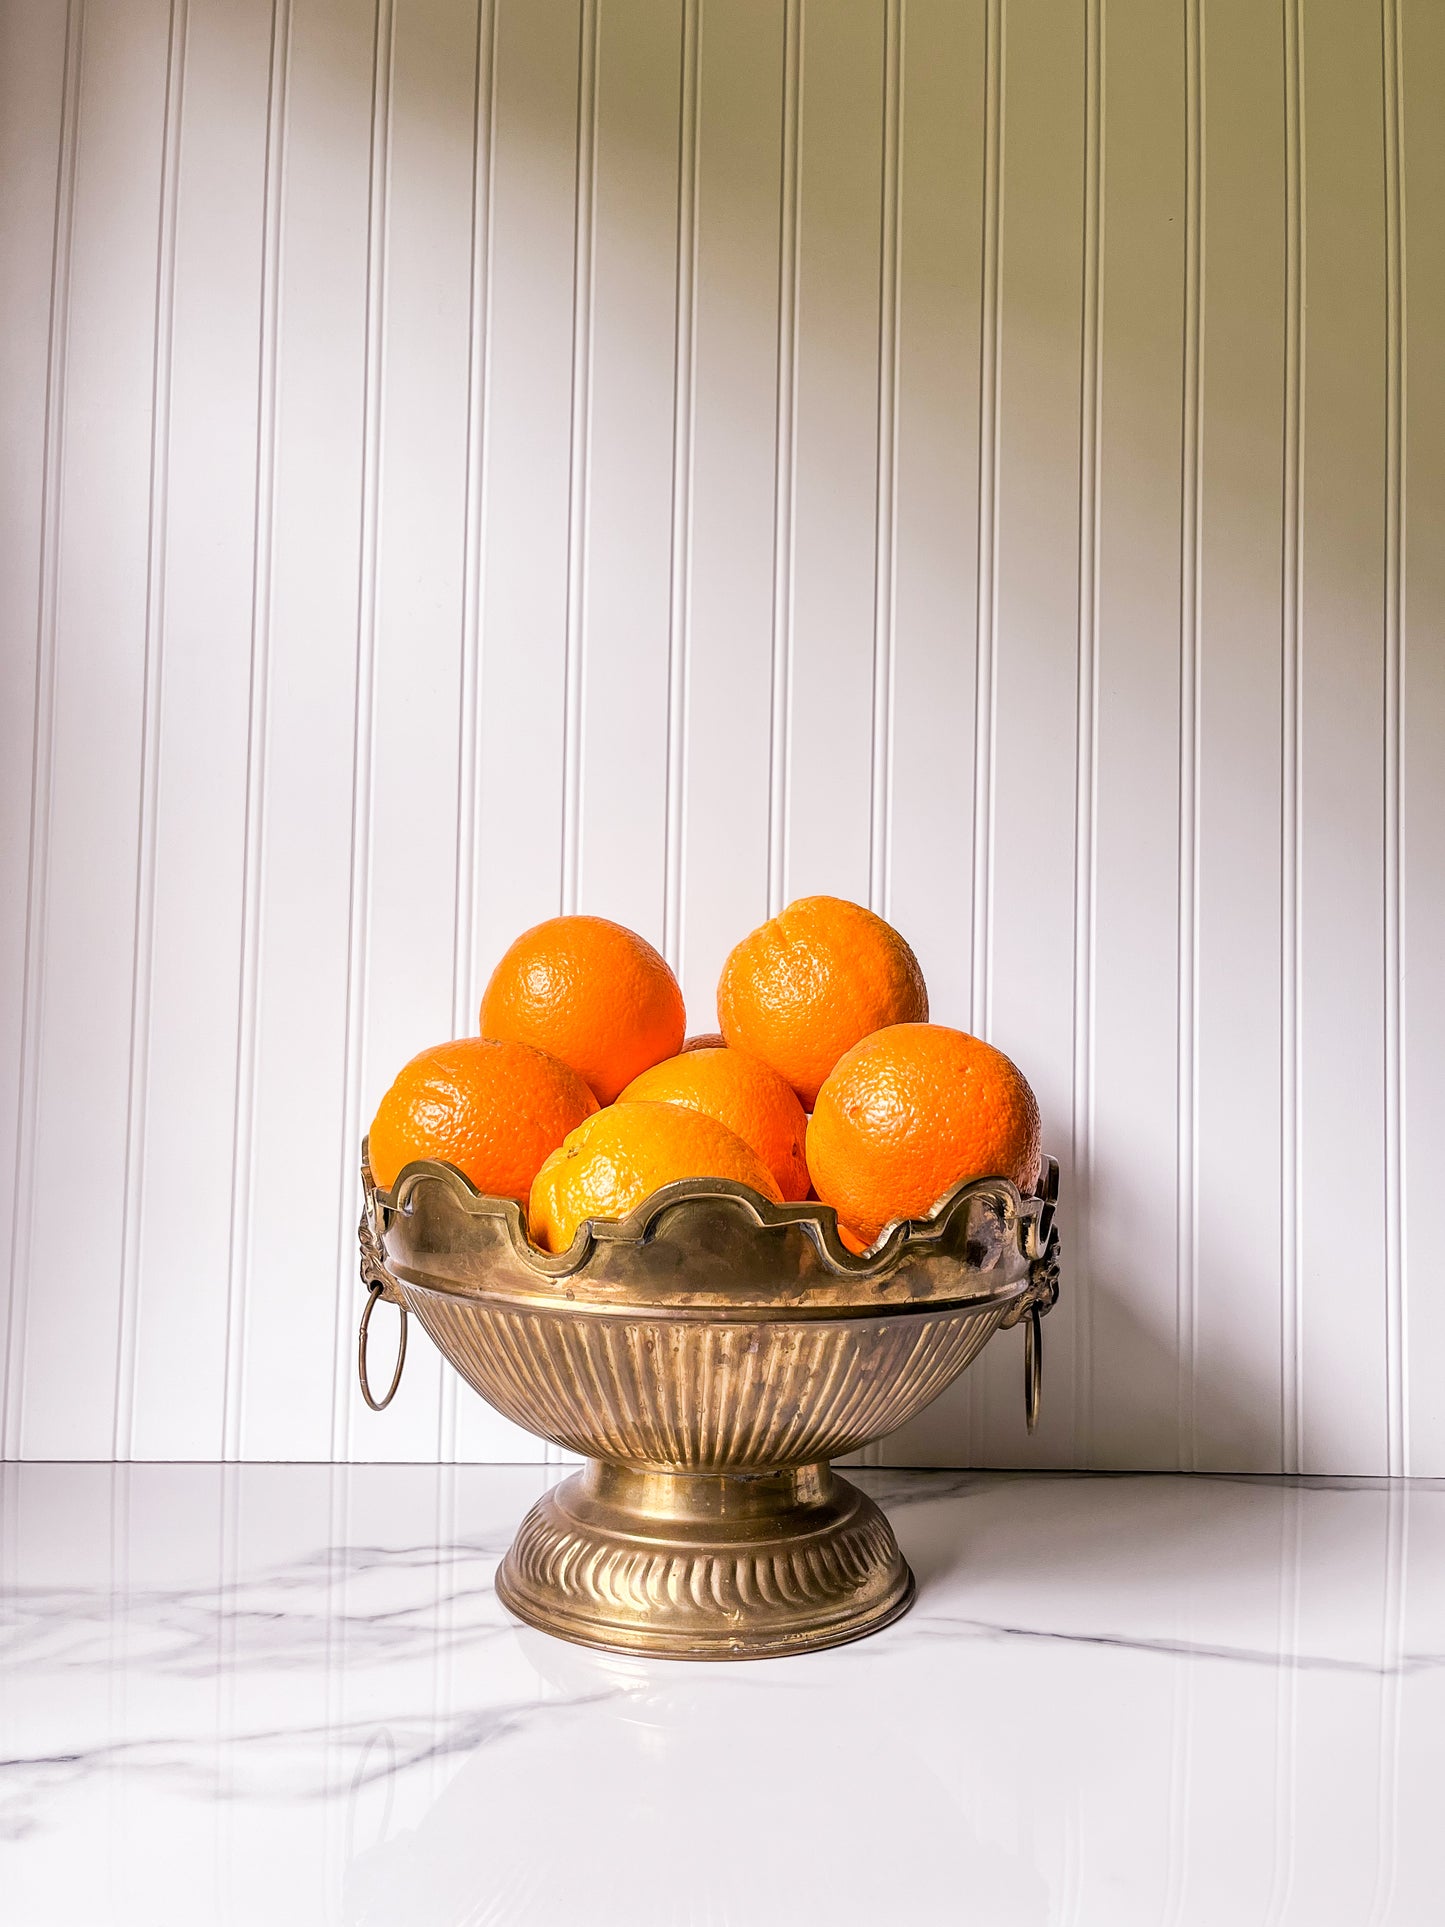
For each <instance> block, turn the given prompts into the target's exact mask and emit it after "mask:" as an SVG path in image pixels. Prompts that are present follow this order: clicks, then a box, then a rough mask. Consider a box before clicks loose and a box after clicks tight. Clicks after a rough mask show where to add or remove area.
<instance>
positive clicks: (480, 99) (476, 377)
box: [437, 0, 497, 1464]
mask: <svg viewBox="0 0 1445 1927" xmlns="http://www.w3.org/2000/svg"><path fill="white" fill-rule="evenodd" d="M496 35H497V4H496V0H478V5H477V57H476V72H475V79H474V83H473V88H474V91H473V110H472V231H471V255H470V261H469V280H468V302H467V472H466V483H465V490H464V495H463V508H462V633H461V648H460V651H459V664H458V687H457V871H456V892H455V899H454V906H453V926H452V1032H453V1035H455V1036H458V1037H461V1036H464V1035H467V1034H469V1033H470V1032H472V1031H473V1030H474V1029H475V1028H476V1010H477V1002H478V999H479V997H480V995H481V985H480V984H479V983H478V982H477V851H478V848H479V843H480V828H479V825H478V822H477V814H478V809H479V807H480V797H481V777H480V770H479V755H480V742H481V727H482V716H481V709H482V705H481V692H482V543H483V538H484V530H485V526H486V506H487V466H486V464H487V442H486V431H487V409H488V402H489V399H490V394H491V327H490V320H491V299H492V261H491V236H492V130H493V127H494V125H495V113H496V59H497V39H496ZM437 1423H438V1428H439V1435H438V1453H439V1456H440V1457H441V1459H442V1461H443V1463H448V1464H449V1463H451V1462H452V1461H453V1460H454V1459H455V1458H456V1455H457V1380H456V1374H455V1373H454V1372H443V1374H442V1381H441V1402H440V1406H439V1409H438V1417H437Z"/></svg>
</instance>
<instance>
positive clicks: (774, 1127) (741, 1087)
mask: <svg viewBox="0 0 1445 1927" xmlns="http://www.w3.org/2000/svg"><path fill="white" fill-rule="evenodd" d="M633 1098H642V1099H645V1100H648V1101H651V1102H653V1103H658V1104H686V1105H687V1106H688V1107H689V1109H691V1110H694V1111H704V1112H706V1114H707V1115H708V1116H709V1117H715V1118H716V1119H717V1121H718V1123H719V1124H726V1125H727V1127H728V1129H729V1130H730V1131H736V1132H737V1134H738V1136H739V1137H740V1138H741V1139H742V1141H743V1143H744V1144H746V1145H748V1146H750V1147H751V1149H752V1150H754V1151H756V1153H757V1154H758V1156H759V1157H760V1158H761V1159H762V1161H763V1163H764V1164H766V1165H767V1167H768V1169H769V1170H770V1171H771V1172H772V1174H773V1177H774V1180H775V1181H776V1183H777V1187H778V1189H779V1191H781V1192H782V1194H783V1197H784V1199H785V1201H787V1202H788V1203H794V1202H796V1200H797V1199H799V1198H803V1197H806V1196H807V1193H808V1161H807V1158H806V1156H805V1154H804V1151H803V1140H804V1137H805V1136H806V1133H807V1129H808V1120H807V1118H806V1117H805V1116H804V1115H803V1107H802V1105H801V1104H800V1103H799V1102H798V1100H797V1098H796V1097H794V1095H793V1091H792V1087H791V1086H790V1085H789V1084H788V1083H787V1082H786V1080H785V1079H783V1078H781V1077H779V1075H778V1073H777V1072H776V1071H775V1070H771V1069H770V1068H769V1067H768V1065H766V1064H764V1063H763V1062H762V1060H761V1059H760V1058H757V1057H747V1056H745V1055H744V1054H743V1052H742V1051H740V1050H725V1049H724V1050H717V1049H708V1048H706V1047H704V1046H698V1047H697V1048H696V1049H693V1050H684V1051H683V1053H682V1055H681V1056H680V1057H669V1058H668V1059H667V1060H666V1062H665V1063H662V1064H654V1065H653V1066H652V1069H651V1070H647V1071H644V1072H643V1073H642V1075H641V1077H634V1078H633V1080H632V1082H631V1083H630V1084H629V1085H628V1086H627V1089H626V1090H625V1091H624V1092H623V1093H622V1102H623V1103H624V1104H625V1103H627V1102H628V1101H629V1100H630V1099H633Z"/></svg>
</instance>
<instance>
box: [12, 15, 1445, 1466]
mask: <svg viewBox="0 0 1445 1927" xmlns="http://www.w3.org/2000/svg"><path fill="white" fill-rule="evenodd" d="M0 139H3V143H4V157H3V198H0V299H3V304H4V315H3V320H4V348H3V360H0V436H3V444H4V450H5V454H4V461H3V473H0V489H3V513H0V541H3V545H4V546H3V553H0V626H3V646H4V652H5V656H4V661H5V701H4V703H3V704H0V794H3V813H4V823H5V829H6V834H5V838H4V842H3V851H0V861H3V864H4V873H3V898H4V903H5V906H6V914H5V917H4V919H3V928H0V1049H3V1053H4V1057H3V1071H0V1079H3V1088H4V1093H5V1103H4V1108H3V1115H0V1130H3V1133H4V1142H3V1143H0V1169H3V1170H4V1171H5V1172H6V1174H7V1177H6V1182H5V1187H4V1195H5V1196H6V1198H7V1200H9V1202H10V1206H11V1217H10V1222H9V1225H8V1227H6V1231H5V1245H6V1251H7V1256H8V1260H9V1262H8V1267H7V1271H8V1280H9V1282H8V1287H7V1297H6V1300H5V1305H4V1309H3V1314H0V1317H3V1325H0V1332H3V1339H4V1347H5V1357H4V1364H5V1370H4V1381H3V1434H0V1446H3V1452H4V1454H5V1455H7V1456H18V1457H26V1458H81V1459H87V1458H88V1459H97V1458H99V1459H104V1458H109V1457H116V1458H119V1459H129V1458H176V1457H187V1458H190V1457H195V1458H238V1457H240V1458H278V1459H321V1460H324V1459H329V1458H341V1459H345V1458H348V1457H350V1458H362V1459H376V1458H397V1459H426V1458H430V1457H432V1456H434V1455H438V1454H439V1455H440V1456H442V1457H443V1458H448V1457H460V1458H471V1459H478V1458H479V1459H487V1458H496V1459H508V1458H521V1459H529V1458H536V1457H537V1456H538V1455H539V1448H538V1447H537V1446H536V1444H535V1442H534V1441H531V1440H530V1439H527V1438H526V1437H525V1436H524V1435H522V1434H520V1433H518V1432H516V1431H514V1430H513V1429H512V1428H511V1427H510V1426H508V1425H506V1424H505V1423H504V1422H503V1421H502V1420H500V1419H499V1418H497V1417H496V1416H495V1415H494V1414H492V1413H491V1412H490V1411H488V1410H487V1409H486V1408H485V1407H484V1406H483V1405H481V1403H480V1402H479V1401H477V1400H475V1399H474V1398H472V1397H471V1395H470V1394H469V1393H466V1392H465V1391H464V1390H462V1391H461V1395H460V1396H458V1391H459V1389H460V1388H459V1386H458V1384H457V1383H454V1382H453V1381H452V1380H451V1379H450V1378H449V1377H448V1376H447V1375H446V1374H444V1373H443V1371H442V1370H441V1369H440V1365H439V1362H438V1361H437V1359H436V1358H435V1356H434V1355H433V1354H431V1353H430V1350H429V1348H428V1347H427V1346H426V1345H425V1343H424V1342H422V1341H421V1340H420V1338H418V1340H417V1342H416V1343H415V1344H414V1346H413V1349H412V1355H411V1360H410V1363H409V1365H408V1369H407V1377H406V1381H405V1383H404V1386H403V1390H402V1393H401V1395H400V1396H399V1398H398V1400H397V1403H396V1404H395V1405H394V1406H393V1407H392V1409H391V1410H390V1411H389V1412H388V1413H386V1414H385V1415H384V1416H382V1417H376V1416H373V1415H372V1414H370V1413H368V1412H367V1411H366V1410H365V1409H364V1408H363V1407H362V1405H361V1402H360V1399H359V1397H358V1395H357V1393H356V1390H355V1386H354V1382H353V1376H352V1360H353V1332H354V1326H355V1322H356V1317H357V1314H358V1311H359V1308H360V1297H361V1294H360V1290H359V1286H358V1283H357V1278H356V1264H355V1255H354V1230H355V1219H356V1213H357V1187H356V1181H355V1173H354V1166H355V1159H356V1150H357V1144H358V1140H359V1137H360V1134H361V1131H362V1129H363V1126H364V1124H365V1121H366V1120H367V1118H368V1117H369V1115H370V1111H371V1108H372V1106H373V1105H374V1103H375V1101H376V1098H377V1096H378V1095H379V1093H380V1091H381V1090H382V1089H383V1088H384V1086H385V1084H386V1082H387V1081H388V1079H389V1077H390V1075H391V1073H392V1071H393V1070H394V1068H395V1067H396V1066H397V1065H398V1064H399V1063H400V1062H401V1061H402V1060H403V1059H404V1058H405V1057H407V1056H408V1055H410V1054H411V1052H413V1051H414V1050H416V1049H417V1048H419V1047H420V1046H421V1045H423V1044H425V1043H428V1042H431V1041H433V1040H435V1039H436V1038H438V1037H441V1036H443V1035H446V1034H449V1033H452V1032H454V1031H459V1030H464V1029H466V1028H468V1027H469V1026H470V1025H471V1023H472V1022H473V1017H474V1009H475V1003H476V999H477V996H478V993H479V991H480V988H481V985H482V983H483V981H484V979H485V976H486V974H487V971H488V969H489V968H490V965H491V963H492V961H493V959H494V958H495V957H496V955H497V954H498V952H499V951H500V949H501V948H502V946H503V945H504V944H505V943H506V942H507V941H508V940H509V938H510V937H511V935H512V934H513V933H514V932H515V931H516V930H518V929H519V928H521V927H522V926H524V925H526V924H528V923H531V922H533V921H535V920H537V919H538V918H541V917H545V916H548V915H551V914H553V913H555V912H557V911H558V910H569V909H582V910H589V911H598V912H602V913H604V914H607V915H610V916H613V917H617V918H620V919H622V920H623V921H625V922H628V923H631V924H634V925H636V927H637V928H639V929H640V930H642V931H643V932H645V933H646V934H647V935H648V936H649V937H651V938H652V939H654V940H655V941H657V942H658V943H660V944H661V945H663V946H664V948H665V949H666V951H667V953H668V954H669V956H670V957H671V958H672V960H673V962H674V964H675V965H676V966H677V967H678V969H679V970H680V973H681V975H682V978H683V982H684V987H685V989H686V992H687V996H688V1001H689V1006H690V1010H691V1013H692V1022H693V1026H694V1028H700V1029H707V1028H711V1027H712V1023H713V1008H712V989H713V985H714V982H715V979H716V973H717V970H718V966H719V964H720V962H721V959H722V957H723V955H724V953H725V951H726V949H727V947H728V946H729V944H730V943H731V942H732V941H733V940H734V939H735V938H736V936H738V935H739V934H741V933H742V932H743V931H745V930H746V929H748V928H750V927H751V926H752V925H753V924H755V923H757V922H758V921H759V920H760V919H761V918H762V917H763V916H765V915H766V914H767V913H768V912H769V910H770V909H775V908H777V907H779V906H780V905H781V904H782V903H783V902H784V901H785V900H786V899H787V898H789V897H790V896H792V895H795V894H799V893H802V892H809V891H818V890H827V891H834V892H839V893H842V894H846V895H850V896H854V897H857V898H860V899H863V900H867V901H869V902H871V903H872V904H873V905H874V906H875V907H877V908H878V909H880V910H882V911H884V912H885V913H886V914H888V915H889V916H891V917H892V918H893V919H895V920H896V922H897V923H898V924H899V925H900V926H901V928H902V929H903V930H904V931H905V932H906V933H907V934H908V936H909V937H910V938H911V940H912V941H913V943H914V945H915V946H916V948H917V950H918V952H919V955H920V957H921V959H922V961H923V964H924V968H925V970H926V972H927V975H928V979H929V983H930V986H931V990H932V995H933V1003H934V1010H935V1014H936V1015H937V1016H938V1017H939V1018H940V1019H942V1020H943V1021H946V1022H952V1023H957V1024H963V1025H968V1026H972V1027H974V1028H976V1029H979V1030H981V1031H983V1032H985V1033H986V1034H987V1035H989V1036H990V1037H992V1038H993V1039H994V1040H995V1041H997V1042H998V1043H999V1044H1001V1045H1002V1046H1003V1047H1004V1048H1005V1049H1007V1050H1008V1051H1010V1052H1012V1053H1013V1054H1014V1055H1016V1056H1017V1057H1018V1058H1019V1059H1020V1061H1021V1062H1022V1063H1023V1064H1024V1065H1025V1066H1026V1067H1027V1069H1028V1071H1029V1073H1030V1075H1031V1077H1032V1078H1033V1080H1034V1083H1035V1086H1036V1088H1037V1090H1038V1092H1039V1096H1040V1099H1041V1103H1042V1106H1043V1110H1044V1114H1045V1118H1046V1121H1047V1143H1048V1146H1049V1148H1050V1149H1052V1150H1053V1151H1054V1152H1056V1153H1057V1155H1058V1156H1059V1158H1060V1161H1061V1163H1062V1165H1063V1210H1062V1218H1063V1230H1064V1235H1065V1238H1066V1240H1067V1245H1066V1252H1067V1264H1066V1271H1065V1279H1064V1295H1063V1297H1062V1299H1061V1301H1060V1304H1059V1307H1058V1309H1057V1312H1056V1313H1055V1315H1054V1316H1053V1317H1051V1318H1050V1319H1049V1321H1048V1324H1047V1326H1046V1339H1047V1353H1048V1360H1047V1372H1046V1383H1045V1414H1044V1419H1043V1422H1042V1424H1041V1426H1040V1429H1039V1431H1038V1433H1037V1434H1036V1435H1035V1437H1034V1438H1033V1439H1032V1440H1029V1439H1028V1438H1026V1436H1025V1433H1024V1429H1023V1424H1022V1415H1021V1410H1020V1406H1021V1398H1020V1383H1019V1381H1020V1376H1021V1373H1020V1357H1019V1341H1018V1338H1017V1335H1016V1334H1015V1335H1013V1336H1012V1337H1005V1338H1002V1339H1000V1340H999V1341H998V1342H997V1343H996V1344H995V1345H994V1346H993V1347H991V1348H990V1350H989V1351H988V1352H987V1353H986V1354H985V1356H984V1357H983V1359H982V1360H981V1361H980V1363H979V1364H978V1365H977V1366H976V1367H975V1368H974V1369H973V1371H972V1372H971V1373H970V1374H969V1375H968V1377H967V1379H966V1380H965V1381H964V1382H963V1383H961V1384H960V1385H958V1386H956V1387H955V1388H954V1389H953V1391H952V1392H951V1393H950V1394H949V1395H948V1396H946V1397H945V1398H944V1399H943V1400H941V1401H940V1402H939V1403H938V1404H937V1405H936V1406H935V1407H933V1408H932V1409H931V1410H930V1411H929V1412H928V1413H927V1414H925V1415H924V1416H923V1417H922V1418H920V1419H919V1420H918V1421H916V1422H915V1424H914V1425H913V1426H911V1427H910V1428H909V1429H908V1431H907V1432H906V1433H905V1434H903V1435H901V1436H900V1437H899V1438H898V1439H896V1440H894V1441H892V1442H891V1443H890V1444H888V1445H887V1446H885V1447H883V1448H878V1449H876V1450H875V1453H874V1456H875V1457H877V1458H880V1459H885V1460H887V1461H889V1462H895V1463H931V1464H965V1465H966V1464H975V1463H978V1464H990V1465H1052V1466H1060V1465H1076V1466H1096V1467H1145V1468H1148V1467H1169V1468H1172V1467H1185V1468H1191V1467H1192V1468H1199V1469H1201V1470H1225V1471H1238V1472H1248V1471H1256V1472H1274V1471H1294V1470H1297V1469H1298V1470H1305V1471H1311V1472H1328V1473H1356V1474H1377V1473H1386V1472H1395V1473H1398V1472H1406V1471H1409V1472H1414V1473H1419V1474H1433V1475H1441V1474H1445V1398H1442V1396H1441V1390H1440V1388H1441V1386H1442V1384H1445V1292H1442V1291H1441V1289H1440V1279H1439V1260H1438V1255H1437V1253H1436V1251H1435V1250H1434V1248H1433V1246H1432V1244H1431V1242H1430V1240H1431V1236H1432V1232H1431V1219H1432V1207H1433V1206H1434V1204H1435V1202H1436V1200H1437V1198H1438V1194H1439V1186H1440V1172H1441V1170H1442V1167H1445V997H1442V995H1441V975H1440V972H1441V963H1440V960H1441V958H1442V956H1445V541H1442V529H1445V222H1442V220H1441V218H1440V210H1441V208H1442V207H1445V7H1442V6H1440V5H1439V4H1438V3H1437V0H1308V3H1307V4H1306V0H1283V4H1282V5H1281V4H1263V3H1262V0H1168V3H1166V0H480V5H477V4H475V0H69V4H68V5H66V4H62V3H61V0H0ZM12 1179H13V1184H12V1181H11V1180H12Z"/></svg>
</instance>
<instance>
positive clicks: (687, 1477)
mask: <svg viewBox="0 0 1445 1927" xmlns="http://www.w3.org/2000/svg"><path fill="white" fill-rule="evenodd" d="M497 1594H498V1597H499V1598H500V1599H501V1601H502V1603H503V1605H505V1606H506V1607H507V1608H508V1609H509V1610H510V1611H511V1612H513V1613H515V1614H516V1616H517V1618H518V1619H522V1620H525V1621H526V1623H527V1624H528V1625H529V1626H536V1627H538V1628H540V1630H541V1631H543V1632H548V1633H555V1634H557V1635H558V1636H559V1637H560V1638H562V1639H570V1640H575V1641H576V1642H577V1643H578V1644H579V1645H583V1646H600V1647H602V1648H604V1649H605V1650H607V1651H609V1652H622V1653H647V1654H652V1655H655V1656H657V1657H659V1658H667V1659H762V1658H766V1657H770V1656H774V1655H779V1654H783V1653H807V1652H812V1651H814V1650H815V1649H816V1648H818V1647H820V1646H839V1645H842V1644H843V1642H844V1641H845V1640H850V1639H859V1638H861V1637H862V1636H863V1634H865V1633H871V1632H876V1631H877V1630H878V1628H879V1627H880V1626H886V1625H887V1624H888V1623H889V1621H890V1620H893V1619H897V1618H898V1617H899V1615H900V1614H901V1613H905V1612H906V1611H907V1610H908V1608H909V1606H910V1605H911V1604H912V1602H913V1574H912V1573H911V1572H910V1571H909V1570H908V1566H907V1563H906V1562H905V1560H904V1558H903V1555H902V1553H901V1552H899V1550H898V1543H897V1541H896V1540H895V1539H894V1537H893V1530H892V1527H891V1526H890V1525H889V1523H888V1521H887V1519H885V1518H884V1516H883V1514H882V1513H881V1512H880V1511H879V1509H878V1507H877V1506H876V1505H874V1503H873V1501H872V1500H871V1499H870V1498H868V1497H867V1496H866V1495H865V1494H864V1493H862V1492H860V1491H859V1490H858V1488H857V1487H856V1486H853V1485H850V1484H849V1483H848V1481H847V1480H846V1479H842V1478H839V1477H838V1475H837V1474H836V1473H835V1472H834V1471H833V1469H832V1467H831V1466H829V1465H828V1464H826V1463H824V1464H820V1465H807V1466H801V1467H798V1468H795V1469H794V1470H792V1471H787V1472H754V1473H738V1472H730V1473H716V1472H704V1473H684V1472H646V1471H637V1470H634V1469H631V1468H629V1467H626V1466H619V1465H611V1464H605V1463H603V1462H601V1461H599V1460H596V1459H592V1460H589V1461H588V1463H587V1465H586V1467H585V1468H584V1469H583V1470H582V1471H581V1472H578V1473H575V1474H574V1475H573V1477H571V1478H570V1479H567V1480H565V1481H564V1482H563V1483H562V1484H561V1485H559V1486H556V1487H554V1489H553V1490H552V1491H551V1492H549V1493H547V1494H546V1496H545V1497H544V1498H542V1499H540V1500H539V1501H538V1503H537V1504H536V1505H534V1506H533V1507H532V1510H531V1511H530V1512H529V1513H528V1514H527V1516H526V1518H525V1519H524V1520H523V1521H522V1526H521V1530H520V1531H519V1532H518V1534H517V1537H516V1539H515V1540H514V1541H513V1544H512V1548H511V1551H510V1552H509V1553H508V1554H507V1556H506V1558H505V1559H504V1560H503V1562H502V1565H501V1569H500V1571H499V1572H498V1574H497Z"/></svg>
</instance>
